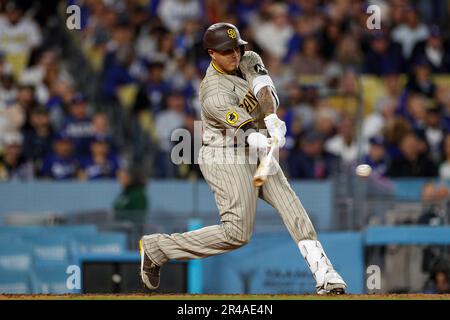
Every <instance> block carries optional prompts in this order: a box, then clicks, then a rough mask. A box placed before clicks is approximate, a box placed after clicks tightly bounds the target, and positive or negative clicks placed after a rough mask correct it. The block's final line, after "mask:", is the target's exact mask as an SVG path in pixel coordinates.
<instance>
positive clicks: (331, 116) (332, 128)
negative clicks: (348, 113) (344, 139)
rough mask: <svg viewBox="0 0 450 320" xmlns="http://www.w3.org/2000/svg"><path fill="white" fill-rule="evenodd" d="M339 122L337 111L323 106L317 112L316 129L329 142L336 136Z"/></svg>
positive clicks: (315, 118) (315, 117) (315, 116)
mask: <svg viewBox="0 0 450 320" xmlns="http://www.w3.org/2000/svg"><path fill="white" fill-rule="evenodd" d="M339 120H340V119H339V115H338V113H337V112H336V110H334V109H332V108H329V107H325V106H324V107H322V106H321V107H319V108H317V109H316V110H315V115H314V128H315V129H316V130H317V131H318V132H320V133H321V134H322V136H323V137H324V139H325V140H328V139H330V138H331V137H333V136H334V135H335V134H336V126H337V125H338V123H339Z"/></svg>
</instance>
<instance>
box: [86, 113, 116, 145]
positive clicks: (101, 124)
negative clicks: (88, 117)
mask: <svg viewBox="0 0 450 320" xmlns="http://www.w3.org/2000/svg"><path fill="white" fill-rule="evenodd" d="M92 130H93V138H94V139H95V138H96V137H102V138H104V139H105V140H106V141H107V142H108V145H109V148H110V150H111V152H116V151H117V143H116V141H115V139H114V137H113V135H112V134H111V128H110V126H109V120H108V117H107V116H106V114H105V113H103V112H97V113H95V114H94V115H93V116H92Z"/></svg>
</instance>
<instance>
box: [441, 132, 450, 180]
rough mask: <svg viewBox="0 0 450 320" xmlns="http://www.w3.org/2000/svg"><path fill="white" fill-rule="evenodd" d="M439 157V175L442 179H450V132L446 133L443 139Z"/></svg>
mask: <svg viewBox="0 0 450 320" xmlns="http://www.w3.org/2000/svg"><path fill="white" fill-rule="evenodd" d="M441 159H442V162H441V164H440V166H439V177H440V178H441V179H443V180H450V134H446V135H445V137H444V139H443V143H442V156H441Z"/></svg>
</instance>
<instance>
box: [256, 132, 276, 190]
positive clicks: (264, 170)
mask: <svg viewBox="0 0 450 320" xmlns="http://www.w3.org/2000/svg"><path fill="white" fill-rule="evenodd" d="M277 148H278V141H276V139H272V143H271V145H270V150H269V153H268V154H267V156H266V157H264V158H263V159H262V160H261V162H260V164H259V166H258V168H257V169H256V172H255V175H254V176H253V185H254V186H255V187H261V186H262V185H263V184H264V183H265V182H266V180H267V176H268V175H269V174H270V173H271V170H273V164H272V161H276V160H275V159H274V158H273V156H272V155H273V152H274V151H275V149H277Z"/></svg>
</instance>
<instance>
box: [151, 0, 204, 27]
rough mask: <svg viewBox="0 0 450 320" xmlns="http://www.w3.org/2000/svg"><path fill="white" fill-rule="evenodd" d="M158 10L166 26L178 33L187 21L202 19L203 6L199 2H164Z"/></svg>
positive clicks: (167, 0) (161, 2) (181, 0)
mask: <svg viewBox="0 0 450 320" xmlns="http://www.w3.org/2000/svg"><path fill="white" fill-rule="evenodd" d="M157 10H158V16H159V17H160V18H161V21H162V22H163V24H164V26H165V27H166V28H167V29H169V30H170V31H171V32H172V33H178V32H179V31H181V29H182V28H183V25H184V24H185V23H186V22H187V21H189V20H198V19H199V18H200V17H201V13H202V6H201V3H200V1H198V0H162V1H160V2H159V6H158V9H157Z"/></svg>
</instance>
